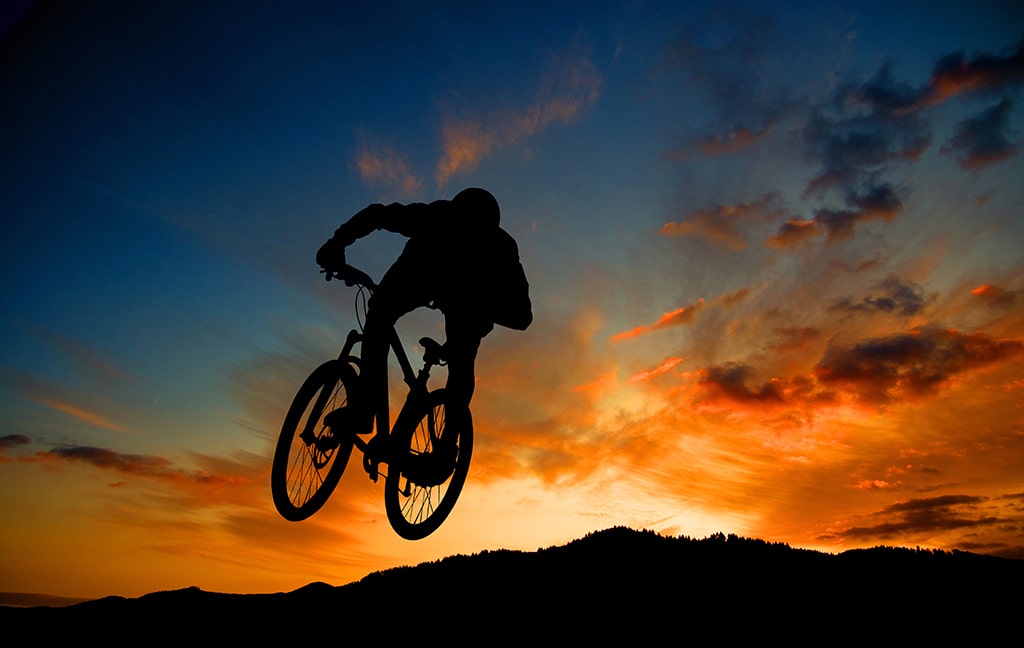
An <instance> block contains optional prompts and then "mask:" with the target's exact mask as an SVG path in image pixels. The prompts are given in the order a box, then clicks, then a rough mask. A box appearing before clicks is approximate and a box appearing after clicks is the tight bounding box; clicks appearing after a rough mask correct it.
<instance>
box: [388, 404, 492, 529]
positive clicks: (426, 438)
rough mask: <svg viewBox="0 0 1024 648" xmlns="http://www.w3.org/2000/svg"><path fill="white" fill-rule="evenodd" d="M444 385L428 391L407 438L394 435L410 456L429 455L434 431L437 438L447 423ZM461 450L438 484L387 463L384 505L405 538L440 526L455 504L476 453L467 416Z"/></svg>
mask: <svg viewBox="0 0 1024 648" xmlns="http://www.w3.org/2000/svg"><path fill="white" fill-rule="evenodd" d="M444 394H445V390H444V389H437V390H434V391H432V392H430V393H429V394H428V395H427V407H426V408H425V411H424V412H423V413H422V414H421V415H420V417H419V420H418V422H417V424H416V426H415V427H414V428H413V429H412V431H411V432H410V433H407V434H408V436H406V437H405V438H398V439H395V441H396V443H395V446H394V447H395V448H397V449H398V451H399V452H401V453H403V454H404V453H405V452H406V450H407V451H408V453H409V456H422V455H429V454H430V453H431V452H432V451H433V447H432V443H431V436H430V435H431V432H433V433H434V435H435V438H436V436H437V435H439V434H440V433H441V432H443V431H444V427H445V402H444ZM456 444H457V448H458V454H457V455H456V457H455V462H454V463H455V465H454V469H449V470H451V472H450V474H448V476H447V477H446V478H445V479H444V480H443V481H441V482H440V483H437V484H428V485H420V484H417V483H415V482H414V481H412V480H411V479H409V477H408V476H407V475H406V474H404V472H403V471H402V468H401V465H400V463H401V462H400V461H399V462H397V463H398V464H399V465H389V466H388V476H387V480H386V481H385V483H384V509H385V511H386V512H387V516H388V522H390V523H391V528H393V529H394V530H395V533H397V534H398V535H399V536H401V537H403V538H405V539H406V540H420V539H422V538H425V537H427V536H428V535H430V534H431V533H433V532H434V531H436V530H437V529H438V527H440V526H441V524H442V523H443V522H444V521H445V520H446V519H447V518H448V515H449V514H450V513H451V512H452V509H453V508H454V507H455V502H456V501H457V500H458V499H459V495H460V494H461V493H462V487H463V486H464V485H465V483H466V475H467V474H468V472H469V461H470V458H471V457H472V454H473V423H472V418H471V417H467V425H466V427H465V429H463V430H459V431H458V437H457V442H456Z"/></svg>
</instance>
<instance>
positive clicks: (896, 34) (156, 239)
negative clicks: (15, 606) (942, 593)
mask: <svg viewBox="0 0 1024 648" xmlns="http://www.w3.org/2000/svg"><path fill="white" fill-rule="evenodd" d="M33 5H34V6H33ZM5 12H6V13H5V14H4V16H3V22H2V23H0V27H2V31H0V34H2V38H3V41H2V43H0V192H2V203H0V218H2V223H3V234H4V235H3V237H2V238H0V263H2V268H3V271H2V274H0V276H2V281H3V290H2V292H0V336H2V340H3V344H2V345H0V407H2V411H3V417H2V419H3V427H2V428H0V516H2V522H3V523H2V531H0V591H5V592H39V593H46V594H52V595H60V596H69V597H100V596H106V595H121V596H140V595H142V594H145V593H147V592H151V591H156V590H165V589H176V588H181V587H188V586H192V585H196V586H199V587H201V588H202V589H206V590H211V591H224V592H239V593H248V592H275V591H290V590H293V589H296V588H298V587H301V586H303V585H305V584H307V583H310V582H313V581H323V582H327V583H331V584H334V585H342V584H345V583H347V582H351V581H353V580H357V579H359V578H361V577H363V576H365V575H366V574H368V573H371V572H373V571H377V570H382V569H387V568H390V567H394V566H399V565H408V564H416V563H419V562H423V561H429V560H436V559H439V558H442V557H445V556H448V555H452V554H456V553H464V554H470V553H477V552H480V551H483V550H487V549H498V548H509V549H521V550H528V551H532V550H535V549H537V548H539V547H547V546H552V545H557V544H562V543H565V542H568V541H570V540H572V539H575V538H577V537H580V536H582V535H585V534H586V533H588V532H591V531H595V530H599V529H604V528H608V527H611V526H616V525H625V526H630V527H633V528H638V529H651V530H655V531H657V532H660V533H663V534H666V535H673V536H675V535H685V536H690V537H696V538H701V537H705V536H707V535H710V534H713V533H718V532H722V533H726V534H730V533H734V534H737V535H740V536H746V537H756V538H761V539H764V540H767V541H771V542H784V543H789V544H790V545H792V546H795V547H805V548H811V549H817V550H821V551H828V552H840V551H843V550H846V549H851V548H857V547H871V546H877V545H889V546H909V547H923V548H938V549H943V550H953V549H960V550H968V551H973V552H978V553H986V554H995V555H1002V556H1012V557H1017V558H1024V468H1022V467H1024V294H1022V291H1024V254H1022V249H1024V248H1022V246H1021V244H1020V242H1021V241H1022V240H1024V224H1022V223H1024V219H1022V218H1021V213H1020V210H1021V207H1020V205H1021V204H1022V203H1024V183H1022V182H1021V178H1022V177H1024V174H1022V170H1024V169H1022V160H1021V155H1020V150H1021V143H1022V139H1021V138H1022V135H1021V133H1022V129H1024V114H1022V108H1021V104H1020V101H1021V88H1022V84H1024V19H1022V18H1024V16H1022V10H1021V8H1020V7H1019V6H1017V5H1016V3H1012V2H986V1H978V2H972V3H936V2H899V1H895V2H893V1H890V2H885V3H880V2H846V1H837V0H832V1H825V2H806V3H804V2H796V3H793V2H786V3H782V2H728V1H726V2H703V1H694V2H643V1H640V0H634V1H625V2H571V1H570V2H544V3H533V2H524V3H481V2H460V1H454V0H453V1H450V2H434V3H424V2H374V3H357V2H353V3H335V2H315V1H303V2H288V3H284V2H241V1H235V0H224V1H222V2H216V3H208V2H193V1H190V0H184V1H174V2H170V1H165V0H155V1H153V2H147V3H132V2H114V1H111V0H98V1H95V2H90V3H79V2H67V1H62V0H55V1H44V2H39V3H31V2H21V3H13V4H11V5H9V8H8V9H7V10H5ZM469 186H480V187H485V188H487V189H488V190H490V191H491V192H492V193H493V194H494V195H495V196H496V197H497V199H498V201H499V203H500V204H501V209H502V225H503V227H504V228H505V229H506V230H507V231H508V232H509V233H510V234H512V235H513V236H514V237H515V238H516V240H517V241H518V244H519V248H520V253H521V257H522V262H523V265H524V267H525V270H526V273H527V276H528V277H529V280H530V284H531V297H532V300H533V307H534V318H535V319H534V322H533V324H532V326H531V327H530V328H529V329H528V330H527V331H525V332H519V331H511V330H507V329H500V328H499V329H496V330H495V331H494V332H493V333H492V334H491V335H489V336H488V337H487V338H486V339H485V340H484V342H483V345H482V348H481V352H480V355H479V357H478V361H477V370H476V373H477V388H476V393H475V396H474V399H473V414H474V423H475V434H476V443H475V447H474V455H473V459H472V465H471V467H470V473H469V478H468V480H467V484H466V487H465V490H464V491H463V494H462V496H461V498H460V500H459V503H458V505H457V506H456V507H455V510H454V511H453V513H452V515H451V517H450V518H449V519H448V520H447V521H446V522H445V523H444V525H443V526H442V527H441V528H440V529H439V530H438V531H437V532H436V533H434V534H433V535H431V536H429V537H428V538H426V539H424V540H420V541H416V542H409V541H405V540H402V539H401V538H399V537H398V536H396V535H395V534H394V532H393V531H392V530H391V529H390V527H389V526H388V523H387V519H386V516H385V514H384V505H383V488H382V486H381V484H374V483H372V482H370V481H369V480H368V479H366V477H365V474H364V473H362V472H361V471H359V470H358V469H357V468H354V469H350V470H349V471H347V472H346V474H345V475H344V477H343V478H342V480H341V483H340V485H339V486H338V489H337V491H336V492H335V494H334V496H333V497H332V498H331V500H330V501H329V502H328V503H327V505H326V506H325V507H324V508H323V509H322V510H321V511H320V512H319V513H317V514H316V515H315V516H313V517H312V518H310V519H308V520H306V521H304V522H301V523H290V522H286V521H285V520H283V519H282V518H281V517H280V516H279V515H278V514H277V513H276V511H275V509H274V506H273V504H272V502H271V496H270V487H269V474H270V464H271V456H272V453H273V447H274V443H275V440H276V437H277V435H278V433H279V431H280V426H281V422H282V419H283V417H284V413H285V411H286V410H287V407H288V404H289V403H290V401H291V399H292V397H293V395H294V394H295V391H296V390H297V389H298V386H299V385H300V384H301V382H302V380H303V379H304V378H305V376H306V375H307V374H308V373H309V372H310V371H311V370H312V369H313V368H314V367H316V366H317V365H318V364H319V363H320V362H322V361H324V360H326V359H329V358H331V357H334V356H336V355H337V353H338V351H339V350H340V348H341V345H342V343H343V341H344V338H345V335H346V334H347V332H348V331H349V330H350V329H351V328H352V327H353V326H354V325H355V324H356V314H355V294H354V292H353V291H352V290H351V289H349V288H346V287H345V286H344V285H342V284H341V283H339V282H331V283H327V282H324V281H323V279H322V277H321V276H320V275H319V274H318V268H317V266H316V264H315V262H314V255H315V253H316V250H317V248H318V247H319V246H320V245H321V244H322V243H323V242H324V241H325V240H326V239H327V238H328V237H329V236H330V235H331V234H332V233H333V231H334V229H335V228H336V227H337V226H338V225H340V224H341V223H342V222H343V221H344V220H346V219H347V218H348V217H349V216H351V215H352V214H354V213H355V212H357V211H358V210H359V209H361V208H362V207H364V206H366V205H368V204H370V203H374V202H383V203H390V202H403V203H405V202H429V201H432V200H436V199H439V198H451V197H452V196H453V195H454V194H455V193H457V192H458V191H459V190H461V189H462V188H465V187H469ZM403 242H404V241H403V239H402V238H401V237H400V236H398V235H395V234H389V233H386V232H378V233H374V234H372V235H371V236H369V237H367V238H366V239H363V240H360V241H359V242H357V243H356V244H355V245H354V246H353V247H352V248H350V250H349V254H348V258H349V261H350V262H351V263H353V264H354V265H356V266H359V267H361V268H362V269H364V270H366V271H367V272H369V273H370V274H371V275H373V276H377V277H379V276H380V275H381V274H382V273H383V272H384V271H385V270H386V269H387V267H388V266H389V264H390V263H391V262H392V261H393V260H394V258H395V257H396V256H397V254H398V253H399V252H400V250H401V246H402V244H403ZM399 331H400V333H401V335H402V337H403V340H405V343H406V345H407V347H408V349H409V352H410V354H412V355H413V357H418V349H417V347H416V345H415V342H414V341H415V340H417V339H418V338H419V337H422V336H423V335H433V336H435V337H437V338H438V339H443V337H444V333H443V321H442V319H441V317H440V315H439V314H437V313H436V312H433V311H427V310H422V311H416V312H414V313H411V314H410V315H408V316H407V317H406V318H404V319H403V320H402V321H401V322H400V324H399ZM437 379H438V380H443V373H442V374H438V376H437ZM395 393H396V396H394V397H393V399H392V400H393V402H394V401H395V400H396V399H397V398H398V397H399V396H398V393H399V392H398V391H397V387H396V392H395ZM350 468H352V467H350Z"/></svg>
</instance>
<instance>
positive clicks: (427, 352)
mask: <svg viewBox="0 0 1024 648" xmlns="http://www.w3.org/2000/svg"><path fill="white" fill-rule="evenodd" d="M420 346H421V347H423V362H425V363H427V364H435V365H443V364H444V363H445V362H446V361H447V360H448V354H447V353H445V348H444V345H443V344H441V343H440V342H438V341H437V340H435V339H433V338H428V337H425V338H420Z"/></svg>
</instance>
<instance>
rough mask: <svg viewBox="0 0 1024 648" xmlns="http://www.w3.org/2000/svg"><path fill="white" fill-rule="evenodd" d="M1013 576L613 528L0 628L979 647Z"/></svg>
mask: <svg viewBox="0 0 1024 648" xmlns="http://www.w3.org/2000/svg"><path fill="white" fill-rule="evenodd" d="M1022 577H1024V561H1022V560H1013V559H1007V558H996V557H992V556H981V555H977V554H971V553H967V552H958V551H954V552H951V553H950V552H942V551H932V550H920V549H905V548H896V547H877V548H874V549H865V550H853V551H846V552H844V553H841V554H835V555H833V554H826V553H821V552H817V551H811V550H804V549H795V548H791V547H789V546H788V545H786V544H779V543H774V544H773V543H767V542H764V541H761V540H751V539H746V538H740V537H737V536H734V535H729V536H725V535H722V534H716V535H713V536H711V537H708V538H704V539H700V540H697V539H692V538H688V537H678V538H673V537H666V536H661V535H658V534H656V533H653V532H649V531H635V530H631V529H627V528H624V527H615V528H611V529H607V530H604V531H600V532H595V533H592V534H589V535H587V536H586V537H584V538H581V539H579V540H576V541H573V542H570V543H569V544H566V545H563V546H557V547H551V548H547V549H540V550H538V551H535V552H523V551H512V550H498V551H485V552H482V553H479V554H474V555H471V556H466V555H458V556H452V557H449V558H445V559H442V560H438V561H435V562H429V563H423V564H420V565H417V566H415V567H399V568H396V569H390V570H387V571H382V572H375V573H373V574H370V575H368V576H367V577H365V578H363V579H362V580H360V581H358V582H355V583H351V584H348V585H344V586H340V587H335V586H331V585H328V584H325V583H312V584H310V585H307V586H305V587H302V588H300V589H297V590H295V591H293V592H287V593H276V594H248V595H243V594H224V593H214V592H205V591H202V590H200V589H198V588H196V587H190V588H187V589H182V590H176V591H169V592H156V593H153V594H148V595H146V596H142V597H140V598H137V599H126V598H121V597H107V598H103V599H98V600H95V601H87V602H84V603H80V604H77V605H72V606H67V607H32V608H11V607H6V608H4V607H0V621H2V622H3V623H4V625H5V627H7V628H8V629H12V628H26V629H27V628H32V629H35V630H36V631H38V629H40V628H46V629H48V630H49V632H51V633H52V632H53V631H57V632H58V634H59V632H62V631H69V632H73V635H74V636H75V637H76V638H78V639H81V638H85V637H89V636H95V637H102V638H104V639H105V640H106V641H107V642H110V641H111V639H113V643H115V644H116V643H118V639H117V638H118V636H120V635H118V634H116V632H117V630H118V629H120V630H122V631H126V629H127V628H144V629H145V633H146V637H148V638H154V637H160V638H161V639H164V640H166V641H196V640H202V641H203V642H204V643H205V642H208V641H210V640H214V639H218V638H221V639H233V640H239V639H243V638H261V639H267V638H269V637H275V636H279V635H281V634H283V635H286V636H289V637H298V638H300V639H314V640H319V639H327V640H332V639H333V640H338V641H351V640H353V639H355V640H359V641H384V642H385V643H387V644H388V645H390V644H391V643H392V642H395V641H413V642H417V643H418V642H423V643H424V644H428V645H431V646H432V645H434V644H435V643H440V642H444V643H455V644H456V645H465V644H474V645H475V644H481V643H482V644H485V645H490V644H491V643H495V642H498V640H501V641H500V642H499V643H501V644H502V645H504V644H506V643H508V642H510V641H522V640H531V641H533V640H541V643H543V644H545V645H547V644H549V643H553V642H554V641H572V642H573V643H574V644H575V643H578V642H579V641H584V640H585V641H601V643H602V644H603V643H605V642H607V641H610V640H628V641H629V642H630V643H634V642H636V641H637V640H645V639H666V638H669V639H675V640H680V641H682V640H687V641H689V640H693V641H697V640H701V641H702V642H703V641H706V640H708V639H712V638H713V639H716V640H743V641H753V640H757V641H763V640H768V639H778V640H785V641H788V642H791V643H792V642H800V643H803V642H810V641H815V642H818V641H819V640H820V641H822V642H824V641H828V642H834V641H837V640H840V639H847V640H853V639H862V640H872V641H884V642H886V643H888V642H893V641H898V640H909V641H913V642H914V643H918V642H920V641H921V640H922V639H925V638H939V639H945V640H952V639H956V638H963V639H964V640H970V641H971V642H972V643H978V642H981V641H984V640H986V638H991V639H997V638H1001V637H1004V636H1006V633H1008V632H1013V633H1014V634H1016V633H1017V632H1018V631H1019V629H1018V622H1017V616H1018V615H1019V612H1020V609H1021V607H1020V606H1021V602H1022V601H1021V598H1022V597H1021V593H1020V591H1021V590H1020V588H1021V583H1022V582H1024V578H1022ZM112 633H113V634H112ZM48 636H52V634H48ZM69 636H71V635H69ZM122 638H124V639H125V643H135V642H136V641H138V640H139V639H140V638H141V637H140V636H139V635H136V634H135V633H134V632H131V633H130V637H129V636H128V635H125V636H123V637H122ZM129 638H130V639H131V641H128V639H129ZM702 638H703V639H702Z"/></svg>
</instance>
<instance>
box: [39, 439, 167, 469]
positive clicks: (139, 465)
mask: <svg viewBox="0 0 1024 648" xmlns="http://www.w3.org/2000/svg"><path fill="white" fill-rule="evenodd" d="M49 454H50V455H51V456H53V457H58V458H61V459H71V460H74V461H81V462H84V463H87V464H91V465H93V466H96V467H97V468H105V469H109V470H116V471H118V472H123V473H129V474H133V475H163V474H166V473H168V471H169V470H170V467H171V462H170V461H169V460H168V459H165V458H164V457H157V456H153V455H134V454H121V453H119V452H114V451H113V450H109V449H107V448H96V447H93V446H63V447H58V448H54V449H53V450H50V452H49Z"/></svg>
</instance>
